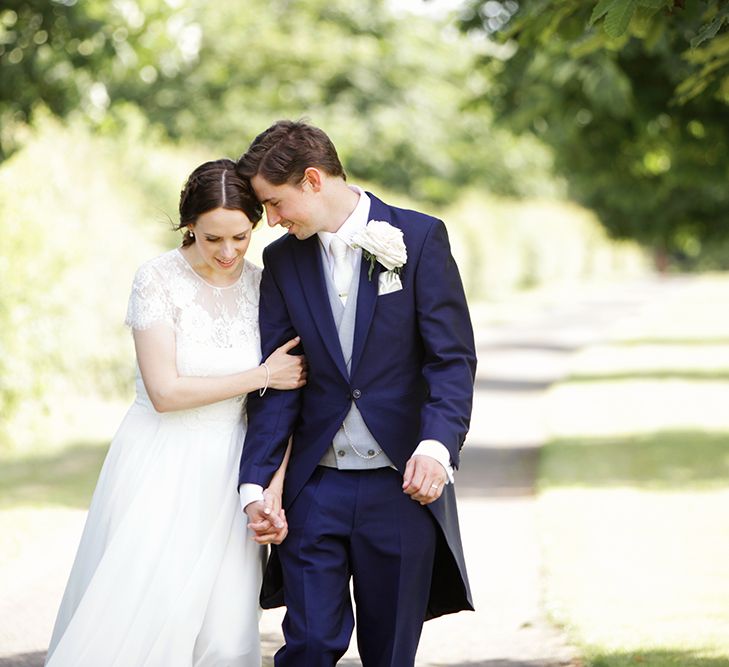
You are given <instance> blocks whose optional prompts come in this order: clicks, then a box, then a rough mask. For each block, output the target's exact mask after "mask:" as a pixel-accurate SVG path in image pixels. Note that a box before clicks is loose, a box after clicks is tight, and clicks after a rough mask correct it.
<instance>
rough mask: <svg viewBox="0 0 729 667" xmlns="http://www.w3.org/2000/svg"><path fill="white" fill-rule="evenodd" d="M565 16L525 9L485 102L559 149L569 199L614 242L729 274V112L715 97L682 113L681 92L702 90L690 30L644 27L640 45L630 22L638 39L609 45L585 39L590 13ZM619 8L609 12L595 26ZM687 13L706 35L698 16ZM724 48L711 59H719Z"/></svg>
mask: <svg viewBox="0 0 729 667" xmlns="http://www.w3.org/2000/svg"><path fill="white" fill-rule="evenodd" d="M560 6H561V7H562V8H563V10H564V11H563V13H562V14H559V13H558V10H557V9H553V11H547V10H545V9H544V7H543V6H542V5H540V4H539V3H536V2H532V3H525V4H524V5H523V9H524V15H522V16H521V17H520V18H517V17H519V15H518V14H517V17H514V18H513V21H512V19H511V18H510V19H509V21H512V22H511V23H510V25H511V27H510V29H509V30H510V31H509V32H508V33H507V34H508V35H511V36H512V37H513V39H514V40H516V41H514V42H511V43H512V44H513V45H514V46H515V47H516V48H515V52H514V53H513V55H512V57H510V58H508V59H506V60H503V61H502V60H495V59H492V60H491V61H489V62H488V63H487V67H488V68H489V69H490V71H491V72H493V76H494V77H495V83H494V86H493V92H492V93H491V94H488V95H484V96H483V97H482V102H483V103H484V105H488V106H490V107H492V108H495V110H496V112H497V117H498V118H499V119H500V120H501V121H502V122H504V123H505V124H506V125H507V126H509V127H510V128H511V129H513V130H515V131H517V132H524V131H528V132H532V133H534V134H535V135H536V136H538V137H539V138H540V139H542V140H543V141H544V142H546V143H547V144H548V145H550V146H552V148H553V150H554V156H555V167H556V168H557V170H558V172H559V173H561V174H562V175H564V177H565V178H566V179H567V180H568V183H569V191H570V194H571V195H572V196H573V197H574V198H575V199H576V200H577V201H579V202H581V203H582V204H583V205H585V206H587V207H588V208H590V209H592V210H594V211H595V212H596V213H597V214H598V216H599V218H600V221H601V222H602V223H603V224H604V225H605V226H606V228H607V229H608V230H609V232H610V233H611V234H612V235H613V236H614V237H617V238H633V239H637V240H639V241H640V242H642V243H644V244H646V245H647V246H650V247H652V248H655V249H657V250H659V251H661V252H664V251H665V252H668V253H670V254H671V255H672V257H673V258H674V259H675V260H676V261H677V262H679V263H681V264H682V265H686V266H697V265H703V266H714V267H716V266H719V267H725V266H727V263H728V262H729V257H727V255H726V253H722V254H720V253H717V252H715V250H714V249H716V248H718V247H720V246H721V244H724V243H725V242H726V240H727V239H729V191H728V190H727V188H726V187H725V184H726V181H727V176H728V175H729V123H727V117H728V115H727V114H728V112H727V106H726V104H725V102H724V100H723V98H721V97H720V96H717V95H709V94H704V95H694V94H690V95H687V97H686V100H685V103H684V104H681V105H679V104H676V100H675V91H676V90H679V91H680V90H682V86H685V85H688V83H689V82H692V81H694V79H692V71H693V69H692V64H691V63H690V62H689V61H688V60H687V59H686V58H685V57H684V56H683V51H684V50H685V42H686V36H685V34H684V31H679V30H678V29H674V28H672V29H669V28H668V25H669V24H668V23H667V21H668V20H669V19H668V18H666V17H664V18H662V19H661V22H658V23H654V24H650V22H649V23H647V24H641V25H643V29H644V33H643V34H644V37H643V38H642V39H641V38H638V37H637V36H636V35H634V34H633V33H634V32H635V31H637V30H638V28H637V26H636V25H634V24H635V22H636V21H637V18H634V19H633V22H631V24H630V31H631V33H630V35H629V34H627V33H626V34H624V35H623V36H622V37H621V38H619V39H609V38H608V37H606V36H605V35H604V34H598V33H596V32H595V29H588V30H587V32H586V31H585V24H586V23H587V21H588V16H587V14H586V12H587V9H586V8H585V7H581V8H580V9H579V11H578V10H577V7H576V5H575V3H569V2H567V3H562V4H561V5H560ZM620 7H623V5H619V6H618V5H616V4H614V3H612V2H601V3H599V4H597V5H596V6H595V10H594V13H593V18H594V19H595V20H598V19H599V18H600V17H601V16H606V15H608V16H609V11H610V10H611V9H614V10H615V11H617V10H618V9H619V8H620ZM641 7H642V8H643V9H645V10H649V9H651V8H649V7H645V6H643V5H641V6H639V7H638V6H637V9H636V11H638V10H641ZM540 8H541V9H542V11H541V13H539V14H538V15H537V14H536V12H537V10H538V9H540ZM653 9H655V8H653ZM676 11H678V10H676ZM682 12H683V13H682V14H681V18H682V20H686V19H688V17H693V19H694V23H695V24H696V25H698V22H699V19H700V16H701V15H702V14H701V12H700V11H699V10H698V9H697V8H696V7H692V8H688V7H687V8H685V9H684V10H682ZM615 20H616V21H617V20H618V19H617V18H616V19H615ZM671 20H672V21H676V20H678V19H677V18H676V17H674V18H672V19H671ZM555 22H556V23H555ZM671 25H673V24H671ZM690 25H691V24H690ZM723 38H724V36H722V35H719V36H718V37H716V38H715V39H714V40H713V41H710V42H708V43H707V46H706V49H713V50H714V51H715V50H717V49H718V48H719V47H720V46H721V45H722V43H723ZM698 53H699V52H698V51H696V52H694V54H693V55H692V56H691V57H692V58H697V57H698ZM704 84H706V81H705V80H704ZM702 85H703V84H702Z"/></svg>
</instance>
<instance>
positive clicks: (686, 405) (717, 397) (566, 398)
mask: <svg viewBox="0 0 729 667" xmlns="http://www.w3.org/2000/svg"><path fill="white" fill-rule="evenodd" d="M727 289H729V280H727V278H725V277H721V276H714V277H707V278H702V279H700V280H698V281H696V282H691V283H687V285H686V288H685V289H684V290H683V291H681V292H680V293H679V294H678V295H673V296H672V297H670V298H667V299H663V300H662V301H658V302H656V303H655V304H653V307H652V308H650V309H647V310H646V311H645V312H642V313H640V314H639V315H638V316H637V317H635V318H634V319H633V320H632V321H630V322H628V323H616V325H615V327H614V330H613V337H612V338H610V339H609V340H608V341H604V342H602V343H600V344H599V345H594V346H592V347H590V348H588V349H586V350H584V351H583V352H581V353H580V354H578V355H577V356H576V357H575V360H574V366H573V369H572V373H571V375H570V376H569V377H568V378H567V379H566V380H565V381H564V382H562V383H560V384H559V385H558V386H556V387H555V388H554V389H552V390H551V392H550V394H549V396H548V409H549V413H550V420H551V426H552V433H553V438H552V440H551V441H550V442H549V443H548V445H547V446H546V447H545V448H544V450H543V452H542V457H541V460H540V467H539V480H538V487H539V500H538V513H539V521H540V529H541V534H542V541H543V550H544V567H545V593H544V597H545V603H546V606H547V609H548V612H549V614H550V615H551V617H552V618H553V619H554V620H555V621H557V622H558V623H560V624H562V625H564V627H565V628H567V631H568V633H569V635H570V637H571V638H572V640H573V641H574V642H575V643H576V644H577V645H578V646H579V647H580V648H581V650H582V653H583V656H584V659H585V663H586V664H587V665H589V666H591V667H628V666H630V667H634V666H635V665H644V666H646V667H669V666H674V665H675V666H677V667H678V666H680V667H720V666H727V667H729V632H728V631H727V628H729V530H727V528H726V526H727V516H729V484H727V481H728V480H729V409H727V397H728V396H729V363H728V361H729V336H727V335H726V334H727V332H729V317H727V315H723V313H724V311H725V310H726V309H725V308H724V307H723V302H724V300H725V296H724V295H725V294H726V293H727ZM626 333H628V334H629V336H627V337H626V335H625V334H626Z"/></svg>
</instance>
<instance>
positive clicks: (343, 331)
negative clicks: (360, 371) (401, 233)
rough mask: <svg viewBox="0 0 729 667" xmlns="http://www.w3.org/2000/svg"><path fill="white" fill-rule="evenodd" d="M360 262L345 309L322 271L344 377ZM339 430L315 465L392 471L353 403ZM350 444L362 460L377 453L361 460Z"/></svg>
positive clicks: (349, 362)
mask: <svg viewBox="0 0 729 667" xmlns="http://www.w3.org/2000/svg"><path fill="white" fill-rule="evenodd" d="M361 261H362V257H361V255H360V257H359V259H358V261H357V264H356V266H355V268H354V271H353V272H352V282H351V283H350V286H349V295H348V296H347V304H346V306H345V305H343V304H342V301H341V300H340V298H339V295H338V294H337V289H336V287H335V286H334V283H333V281H332V278H331V276H330V275H329V271H328V270H327V268H326V266H325V267H324V277H325V280H326V285H327V294H328V295H329V304H330V306H331V308H332V314H333V315H334V323H335V324H336V325H337V333H338V334H339V344H340V345H341V346H342V353H343V355H344V361H345V362H346V364H347V372H348V373H351V372H352V345H353V343H354V323H355V317H356V315H357V294H358V292H359V272H360V262H361ZM343 426H344V427H346V429H347V432H346V434H345V432H344V428H343V427H340V429H339V430H338V431H337V433H336V434H335V436H334V440H333V441H332V446H331V447H330V448H329V449H328V450H327V452H326V454H324V456H323V457H322V459H321V461H320V462H319V464H320V465H324V466H328V467H330V468H339V469H340V470H369V469H371V468H385V467H387V466H390V467H394V466H393V465H392V461H390V459H389V458H388V457H387V454H385V452H383V451H381V450H380V446H379V445H378V444H377V441H376V440H375V438H374V436H373V435H372V433H370V430H369V429H368V428H367V425H366V424H365V422H364V419H362V415H361V414H360V411H359V410H358V409H357V405H356V402H355V401H352V406H351V408H350V409H349V412H348V413H347V416H346V417H345V418H344V425H343ZM347 436H349V437H347ZM350 442H351V443H353V444H354V446H355V447H356V448H357V451H359V452H361V453H362V454H364V455H365V456H371V454H372V453H374V452H377V451H378V450H379V452H380V453H379V454H377V455H376V456H373V457H372V458H366V459H365V458H362V457H361V456H358V455H357V454H356V453H355V451H354V450H353V449H352V446H351V444H350Z"/></svg>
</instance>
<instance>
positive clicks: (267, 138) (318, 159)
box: [237, 120, 347, 185]
mask: <svg viewBox="0 0 729 667" xmlns="http://www.w3.org/2000/svg"><path fill="white" fill-rule="evenodd" d="M309 167H317V168H318V169H321V170H322V171H324V172H326V173H327V174H329V175H330V176H341V177H342V178H344V179H346V178H347V175H346V174H345V173H344V168H343V167H342V163H341V162H340V161H339V156H338V155H337V149H336V148H334V144H333V143H332V141H331V139H330V138H329V137H328V136H327V135H326V133H325V132H324V131H323V130H320V129H319V128H318V127H314V126H313V125H308V124H307V123H305V122H303V121H292V120H279V121H277V122H276V123H274V124H273V125H271V127H269V128H268V129H267V130H265V131H264V132H261V134H259V135H258V136H257V137H256V138H255V139H254V140H253V143H252V144H251V145H250V147H249V148H248V150H247V151H246V152H245V153H244V154H243V155H242V156H241V158H240V159H239V160H238V165H237V170H238V173H239V174H240V175H241V176H244V177H245V178H248V179H251V178H253V177H254V176H257V175H260V176H263V178H265V179H266V180H267V181H268V182H269V183H272V184H273V185H283V184H284V183H299V182H301V181H302V180H303V178H304V172H305V171H306V169H308V168H309Z"/></svg>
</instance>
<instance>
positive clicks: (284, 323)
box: [238, 251, 302, 488]
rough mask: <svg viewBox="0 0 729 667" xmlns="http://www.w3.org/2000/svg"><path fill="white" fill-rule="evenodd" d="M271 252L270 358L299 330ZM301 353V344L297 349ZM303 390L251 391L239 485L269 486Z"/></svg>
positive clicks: (264, 320) (264, 301)
mask: <svg viewBox="0 0 729 667" xmlns="http://www.w3.org/2000/svg"><path fill="white" fill-rule="evenodd" d="M269 255H270V253H269V252H268V251H264V253H263V263H264V269H263V276H262V278H261V297H260V303H259V309H258V317H259V327H260V331H261V352H262V357H263V359H266V358H267V357H268V356H269V355H270V354H271V353H272V352H273V351H274V350H275V349H276V348H277V347H279V346H280V345H283V344H284V343H285V342H286V341H289V340H291V339H292V338H294V337H295V336H296V335H297V334H296V331H295V330H294V328H293V325H292V323H291V319H290V317H289V313H288V309H287V308H286V302H285V300H284V298H283V295H282V293H281V290H280V289H279V286H278V284H277V282H276V276H275V272H274V270H273V269H272V268H271V266H270V257H269ZM293 352H294V353H296V354H301V353H302V351H301V346H299V347H297V348H295V349H294V350H293ZM300 400H301V391H300V390H298V389H295V390H290V391H281V390H276V389H267V390H266V392H265V393H264V395H263V396H259V392H258V391H254V392H251V393H250V394H248V403H247V411H248V429H247V432H246V438H245V442H244V444H243V453H242V455H241V461H240V468H239V475H238V485H239V486H240V485H241V484H245V483H249V484H260V485H261V486H263V487H264V488H265V487H266V486H268V484H269V482H270V480H271V477H273V474H274V473H275V472H276V470H277V469H278V468H279V466H280V465H281V462H282V461H283V456H284V453H285V451H286V445H287V443H288V438H289V435H290V434H291V432H292V431H293V428H294V424H295V422H296V418H297V416H298V414H299V409H300Z"/></svg>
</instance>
